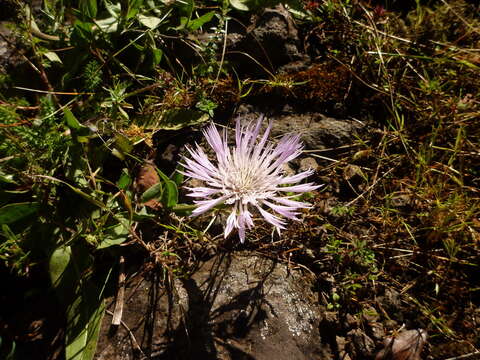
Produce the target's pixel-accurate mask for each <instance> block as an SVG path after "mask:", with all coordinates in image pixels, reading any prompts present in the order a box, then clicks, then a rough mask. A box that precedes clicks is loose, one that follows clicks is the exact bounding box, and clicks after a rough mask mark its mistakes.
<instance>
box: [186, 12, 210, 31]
mask: <svg viewBox="0 0 480 360" xmlns="http://www.w3.org/2000/svg"><path fill="white" fill-rule="evenodd" d="M214 15H215V12H214V11H210V12H208V13H206V14H204V15H202V16H200V17H199V18H198V19H195V20H193V21H190V22H189V23H188V29H189V30H192V31H195V30H198V29H199V28H201V27H202V26H203V25H204V24H206V23H208V22H209V21H210V20H212V18H213V16H214Z"/></svg>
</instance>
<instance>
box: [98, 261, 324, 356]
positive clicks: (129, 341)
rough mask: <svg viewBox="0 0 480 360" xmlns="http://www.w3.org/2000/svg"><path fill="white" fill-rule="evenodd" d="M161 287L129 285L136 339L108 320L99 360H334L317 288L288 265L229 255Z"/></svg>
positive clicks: (128, 319) (129, 317)
mask: <svg viewBox="0 0 480 360" xmlns="http://www.w3.org/2000/svg"><path fill="white" fill-rule="evenodd" d="M159 281H160V280H159V279H158V278H157V277H156V276H153V278H152V279H146V278H142V277H140V276H137V277H135V278H133V279H131V280H130V281H129V282H128V284H127V288H126V296H125V299H128V300H127V301H126V303H125V310H124V318H123V321H124V322H125V325H126V326H128V328H129V329H130V330H131V333H130V334H129V332H128V331H127V330H126V328H125V327H122V326H121V327H120V328H118V329H117V330H116V332H115V333H114V334H113V335H111V334H112V333H111V330H110V329H109V322H110V319H109V318H108V317H105V319H104V321H103V324H102V329H101V335H100V339H99V345H98V348H97V354H96V357H95V359H96V360H120V359H122V360H130V359H132V360H133V359H137V358H141V357H142V356H146V357H150V358H152V359H157V360H161V359H258V360H261V359H276V360H283V359H285V360H287V359H299V360H301V359H305V360H306V359H331V358H333V356H332V354H331V352H330V348H329V346H328V345H325V344H323V343H322V339H321V337H320V333H319V324H320V319H321V317H322V314H321V313H320V310H319V307H318V306H317V304H316V301H315V296H314V295H313V293H312V292H311V290H310V288H311V286H312V284H311V283H310V282H309V281H308V280H306V279H305V277H304V275H302V274H301V273H299V272H297V271H292V270H289V269H288V268H287V267H286V266H285V265H281V264H278V263H275V262H273V261H271V260H268V259H265V258H261V257H259V256H256V255H253V254H251V253H248V254H245V255H231V254H223V255H217V256H215V257H213V258H212V259H211V260H209V261H207V262H206V263H204V264H203V265H201V267H200V268H199V270H198V271H196V272H195V273H194V274H193V275H192V277H191V278H188V279H176V280H175V281H174V282H173V284H172V286H171V289H170V291H166V289H165V288H168V286H167V285H168V284H165V285H164V286H161V285H160V283H159ZM134 338H135V341H133V339H134ZM135 343H137V344H138V345H135ZM142 354H143V355H142Z"/></svg>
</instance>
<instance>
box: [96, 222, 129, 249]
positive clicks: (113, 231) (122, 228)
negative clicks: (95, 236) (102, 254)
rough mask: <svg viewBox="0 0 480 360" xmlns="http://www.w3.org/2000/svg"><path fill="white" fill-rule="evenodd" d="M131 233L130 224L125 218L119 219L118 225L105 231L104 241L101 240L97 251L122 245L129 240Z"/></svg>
mask: <svg viewBox="0 0 480 360" xmlns="http://www.w3.org/2000/svg"><path fill="white" fill-rule="evenodd" d="M129 233H130V222H129V221H128V220H126V219H124V218H121V219H119V222H118V223H117V224H116V225H113V226H111V227H109V228H108V229H107V230H105V231H104V233H103V239H101V240H100V244H99V245H98V246H97V250H99V249H105V248H107V247H110V246H114V245H120V244H121V243H123V242H125V241H126V240H127V238H128V234H129Z"/></svg>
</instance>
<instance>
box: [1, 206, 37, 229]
mask: <svg viewBox="0 0 480 360" xmlns="http://www.w3.org/2000/svg"><path fill="white" fill-rule="evenodd" d="M39 208H40V204H39V203H37V202H24V203H15V204H8V205H5V206H3V207H1V208H0V224H11V223H13V222H15V221H18V220H21V219H24V218H26V217H27V216H30V215H32V214H34V213H36V212H37V211H38V209H39Z"/></svg>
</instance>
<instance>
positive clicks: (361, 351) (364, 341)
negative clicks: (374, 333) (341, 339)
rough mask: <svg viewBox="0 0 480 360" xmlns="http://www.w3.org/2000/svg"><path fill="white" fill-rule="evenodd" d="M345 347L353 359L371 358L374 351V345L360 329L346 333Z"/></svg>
mask: <svg viewBox="0 0 480 360" xmlns="http://www.w3.org/2000/svg"><path fill="white" fill-rule="evenodd" d="M347 345H348V347H349V350H350V351H348V352H349V354H350V355H351V356H352V358H354V359H357V358H363V357H369V356H372V355H373V352H374V350H375V343H374V342H373V340H372V339H371V338H370V337H368V336H367V334H365V332H363V330H362V329H354V330H350V331H349V332H348V333H347Z"/></svg>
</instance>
